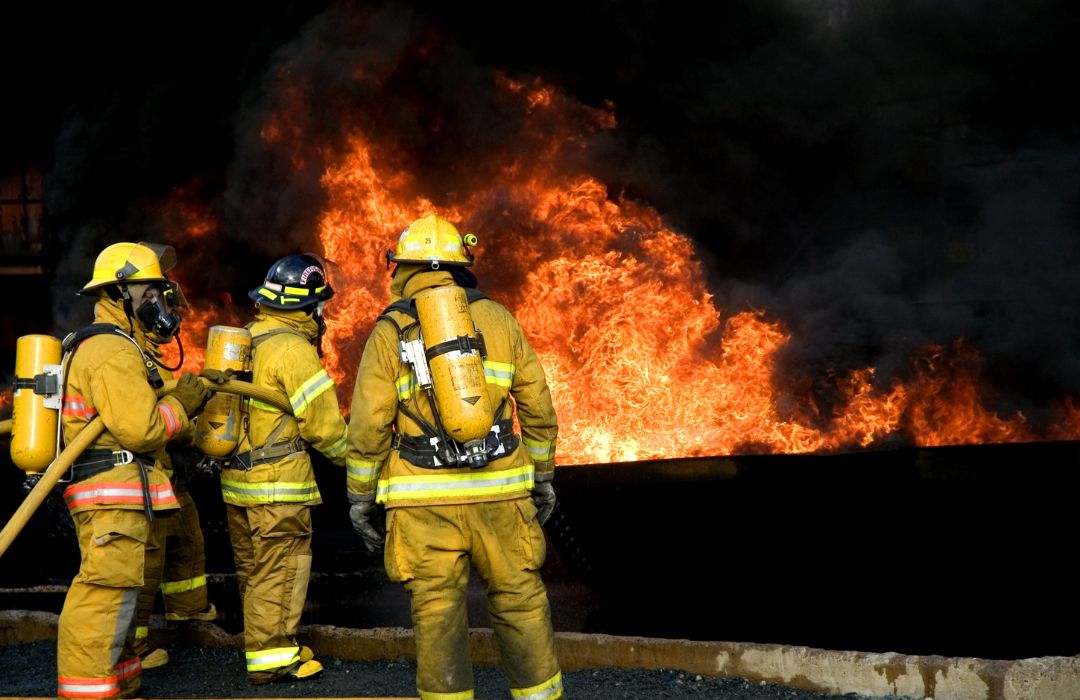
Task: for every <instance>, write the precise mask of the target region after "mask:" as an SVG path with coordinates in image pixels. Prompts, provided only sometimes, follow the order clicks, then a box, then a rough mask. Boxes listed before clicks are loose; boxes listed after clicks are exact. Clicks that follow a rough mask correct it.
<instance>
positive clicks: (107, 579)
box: [56, 509, 150, 698]
mask: <svg viewBox="0 0 1080 700" xmlns="http://www.w3.org/2000/svg"><path fill="white" fill-rule="evenodd" d="M72 518H73V519H74V521H75V534H76V537H77V538H78V541H79V552H80V556H81V561H80V564H79V572H78V573H77V574H76V575H75V578H74V579H72V581H71V586H70V587H69V588H68V593H67V597H66V598H65V599H64V608H63V610H62V611H61V613H60V621H59V626H58V630H57V640H56V664H57V696H58V697H60V698H115V697H122V698H128V697H133V696H134V695H136V694H137V693H138V691H139V688H140V685H141V672H142V666H141V664H140V661H139V657H138V656H137V655H136V654H135V652H134V649H133V648H132V642H133V637H134V634H133V629H132V626H133V623H134V620H135V606H136V603H137V601H138V597H139V589H140V588H141V586H142V584H143V558H144V549H145V545H146V540H147V537H148V536H149V528H150V523H149V521H148V520H147V519H146V514H145V513H144V512H143V511H142V510H141V509H140V510H121V509H97V510H85V511H82V512H78V513H73V514H72Z"/></svg>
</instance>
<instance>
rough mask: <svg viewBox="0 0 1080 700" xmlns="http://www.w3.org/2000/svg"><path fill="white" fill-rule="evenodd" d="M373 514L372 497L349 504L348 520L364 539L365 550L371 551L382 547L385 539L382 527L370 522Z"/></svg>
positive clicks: (373, 503) (373, 502)
mask: <svg viewBox="0 0 1080 700" xmlns="http://www.w3.org/2000/svg"><path fill="white" fill-rule="evenodd" d="M374 514H375V498H374V497H372V498H370V499H364V500H362V501H355V502H353V504H352V505H351V506H349V520H351V521H352V526H353V529H354V530H356V532H357V533H358V534H359V535H360V539H362V540H364V546H365V547H367V551H369V552H372V553H374V552H377V551H379V550H380V549H382V548H383V542H384V541H385V540H386V535H385V534H383V532H382V528H379V527H376V526H375V525H374V524H372V522H371V519H372V516H373V515H374Z"/></svg>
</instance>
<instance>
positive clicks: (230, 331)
mask: <svg viewBox="0 0 1080 700" xmlns="http://www.w3.org/2000/svg"><path fill="white" fill-rule="evenodd" d="M250 360H251V333H250V332H249V331H248V330H247V329H246V328H234V327H233V326H211V328H210V332H209V334H208V335H207V337H206V361H205V363H204V368H205V369H216V370H220V371H225V370H230V369H231V370H233V371H235V372H242V371H244V370H246V369H248V365H249V363H250ZM241 425H242V424H241V415H240V397H239V396H236V395H234V394H227V393H225V392H223V391H218V392H215V393H214V395H213V396H211V397H210V400H208V401H207V402H206V407H205V408H204V409H203V412H202V413H201V414H199V417H198V418H197V419H196V423H195V447H197V448H198V449H199V451H200V452H202V453H203V454H205V455H207V456H209V457H228V456H229V455H231V454H232V453H233V451H234V450H236V446H237V444H239V442H240V429H241Z"/></svg>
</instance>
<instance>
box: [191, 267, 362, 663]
mask: <svg viewBox="0 0 1080 700" xmlns="http://www.w3.org/2000/svg"><path fill="white" fill-rule="evenodd" d="M333 294H334V291H333V289H332V288H331V287H330V284H329V283H328V281H327V277H326V272H325V268H324V265H323V263H322V261H321V260H319V259H318V258H316V257H315V256H313V255H310V254H294V255H288V256H286V257H284V258H281V259H280V260H278V261H277V262H275V263H274V264H273V265H272V266H271V267H270V270H269V272H268V273H267V275H266V280H265V281H264V282H263V284H262V285H260V286H259V287H257V288H255V289H254V290H252V291H251V293H250V296H251V298H252V299H254V300H255V301H256V302H257V303H258V312H257V315H256V317H255V320H254V321H253V322H252V323H250V324H248V325H247V329H248V330H249V331H250V332H251V339H252V357H253V363H252V382H253V383H254V384H255V385H256V386H260V387H265V388H267V389H272V390H276V391H278V392H281V393H283V394H285V395H286V396H288V397H289V400H290V401H291V403H292V411H293V415H291V416H290V415H288V414H286V413H283V412H282V411H280V410H279V409H277V408H275V407H273V406H270V405H268V404H265V403H262V402H259V401H255V400H246V401H245V405H246V406H247V410H248V428H247V431H246V433H245V434H244V435H243V437H242V438H241V440H240V445H239V447H238V453H237V455H236V457H234V458H233V459H232V460H230V461H229V462H228V463H227V464H226V465H225V467H224V468H223V469H222V471H221V493H222V498H223V499H224V501H225V504H226V505H225V508H226V517H227V521H228V526H229V539H230V540H231V542H232V547H233V557H234V559H235V561H236V577H237V582H238V583H239V585H240V596H241V600H242V603H243V607H244V649H245V653H246V659H247V672H248V679H249V680H250V681H251V682H252V683H254V684H261V683H269V682H271V681H293V680H304V679H307V678H312V677H314V676H316V675H317V674H319V673H320V672H321V671H322V665H321V664H320V663H319V662H318V661H316V660H314V659H313V658H312V652H311V650H310V649H309V648H307V647H302V646H301V645H300V644H298V643H297V641H296V638H295V635H296V631H297V628H298V627H299V625H300V615H301V613H302V612H303V608H304V602H305V600H306V598H307V589H308V582H309V580H310V578H311V532H312V530H311V507H312V506H315V505H318V504H319V503H322V497H321V495H320V494H319V488H318V485H317V484H316V483H315V472H314V470H313V469H312V465H311V458H310V457H309V456H308V454H307V451H306V450H307V447H308V446H311V447H313V448H314V449H316V450H318V451H319V452H320V453H322V454H323V455H324V456H325V457H326V458H327V459H329V460H330V461H331V462H332V463H334V464H337V465H341V466H344V464H345V448H346V432H347V426H346V423H345V419H344V418H343V417H342V415H341V410H340V408H339V406H338V400H337V393H336V392H335V389H334V382H333V381H332V380H331V379H330V376H329V375H328V374H327V373H326V370H325V369H323V366H322V364H321V362H320V359H319V356H320V353H319V352H318V350H317V348H318V347H319V343H320V341H321V339H322V334H323V330H324V328H325V325H324V323H323V319H322V307H323V304H324V303H325V302H326V301H327V300H328V299H330V297H331V296H333ZM203 374H204V376H210V374H209V373H208V371H204V373H203ZM217 374H221V373H220V372H219V373H217ZM211 378H214V379H217V377H216V376H212V377H211Z"/></svg>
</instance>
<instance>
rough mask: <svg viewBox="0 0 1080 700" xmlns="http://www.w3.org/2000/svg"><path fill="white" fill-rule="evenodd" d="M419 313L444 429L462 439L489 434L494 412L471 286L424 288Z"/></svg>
mask: <svg viewBox="0 0 1080 700" xmlns="http://www.w3.org/2000/svg"><path fill="white" fill-rule="evenodd" d="M416 315H417V317H418V318H419V320H420V331H421V332H422V333H423V335H424V348H425V349H426V350H427V359H428V369H429V370H430V371H431V383H432V385H433V387H434V392H435V405H436V407H437V408H438V410H439V417H440V418H441V419H442V424H443V429H444V430H446V432H447V434H449V435H450V437H452V438H454V439H455V440H457V441H458V442H462V443H464V442H469V441H470V440H479V439H480V438H483V437H484V436H485V435H487V434H488V432H489V431H490V430H491V422H492V419H493V417H494V416H493V410H492V408H491V401H490V400H489V399H488V394H487V381H486V380H485V379H484V359H483V357H482V356H481V355H480V349H479V338H478V334H477V332H476V327H475V326H474V325H473V320H472V314H471V313H469V300H468V298H467V297H466V296H465V289H464V288H463V287H457V286H452V287H436V288H434V289H428V290H425V291H423V292H420V293H419V294H417V295H416Z"/></svg>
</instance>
